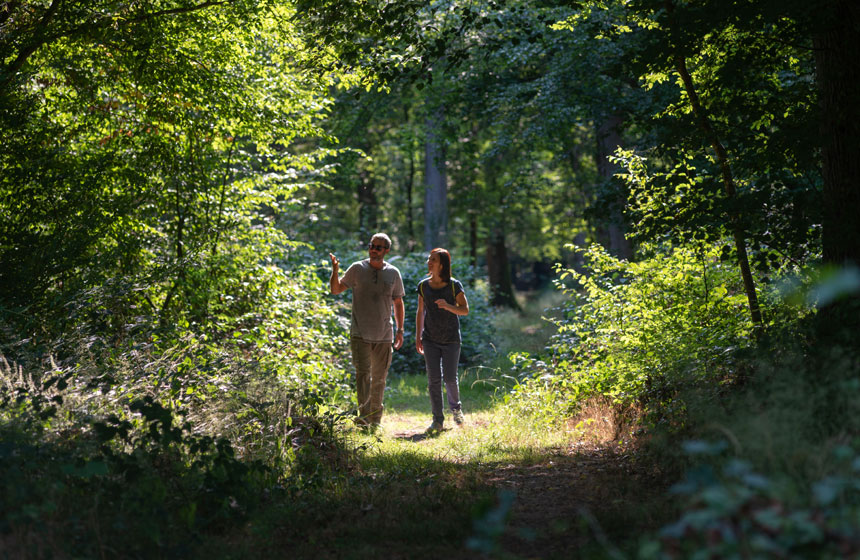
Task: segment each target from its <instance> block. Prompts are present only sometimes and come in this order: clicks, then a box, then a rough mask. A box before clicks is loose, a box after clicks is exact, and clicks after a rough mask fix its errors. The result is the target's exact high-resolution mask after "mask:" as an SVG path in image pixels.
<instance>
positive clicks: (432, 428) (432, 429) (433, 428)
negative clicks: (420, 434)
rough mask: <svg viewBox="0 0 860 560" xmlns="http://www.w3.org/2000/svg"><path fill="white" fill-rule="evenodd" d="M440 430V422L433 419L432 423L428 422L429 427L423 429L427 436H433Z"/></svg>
mask: <svg viewBox="0 0 860 560" xmlns="http://www.w3.org/2000/svg"><path fill="white" fill-rule="evenodd" d="M441 432H442V422H437V421H435V420H433V423H432V424H430V427H429V428H427V430H425V431H424V433H425V434H427V435H428V436H435V435H437V434H439V433H441Z"/></svg>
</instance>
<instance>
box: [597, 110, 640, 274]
mask: <svg viewBox="0 0 860 560" xmlns="http://www.w3.org/2000/svg"><path fill="white" fill-rule="evenodd" d="M623 122H624V120H623V119H622V118H621V117H620V116H619V115H611V116H610V117H609V118H607V119H606V120H605V121H603V123H602V124H601V125H600V126H599V127H598V129H597V172H598V174H599V175H600V177H601V179H603V180H604V181H605V182H606V183H609V182H611V181H612V182H614V181H616V179H614V176H615V173H617V172H618V166H617V165H616V164H614V163H612V162H611V161H609V156H611V155H613V154H614V153H615V150H616V149H617V148H618V147H619V146H621V133H620V132H619V129H620V128H621V124H622V123H623ZM626 204H627V200H626V198H625V197H624V196H619V197H616V200H613V201H612V203H611V205H610V209H609V216H608V217H607V224H606V231H605V232H602V235H601V237H602V238H604V239H605V240H606V244H607V248H608V249H609V252H610V253H612V254H613V255H615V256H616V257H618V258H621V259H627V260H630V258H631V257H632V256H633V251H632V250H631V248H630V241H628V239H627V236H626V231H627V225H626V223H625V220H624V206H625V205H626Z"/></svg>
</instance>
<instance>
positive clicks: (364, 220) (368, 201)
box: [358, 171, 379, 239]
mask: <svg viewBox="0 0 860 560" xmlns="http://www.w3.org/2000/svg"><path fill="white" fill-rule="evenodd" d="M378 215H379V201H378V200H377V199H376V181H375V180H374V178H373V175H372V174H371V173H370V172H369V171H362V172H361V173H359V175H358V229H359V231H360V232H361V236H362V239H364V238H368V239H369V236H371V235H373V234H374V233H376V232H377V231H378V229H377V216H378Z"/></svg>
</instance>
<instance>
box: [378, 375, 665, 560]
mask: <svg viewBox="0 0 860 560" xmlns="http://www.w3.org/2000/svg"><path fill="white" fill-rule="evenodd" d="M503 392H504V390H502V389H500V388H499V387H498V386H494V385H493V383H484V382H481V383H475V382H474V381H472V382H470V381H469V379H468V375H467V376H466V378H465V379H463V381H461V401H462V402H463V409H464V411H465V414H466V422H465V424H464V426H462V427H458V426H455V425H453V422H451V420H450V417H446V423H445V427H446V429H445V431H444V432H443V433H442V434H440V435H439V436H437V437H426V436H425V435H424V430H425V429H426V427H427V426H429V424H430V421H431V418H430V403H429V397H428V396H427V389H426V379H425V378H424V376H422V375H412V376H403V377H399V378H396V379H393V380H390V381H389V389H388V391H387V393H386V412H385V415H384V419H383V424H382V426H383V431H382V433H381V434H380V435H379V436H378V437H377V438H376V445H375V446H374V447H373V449H372V450H371V451H370V453H372V454H376V455H377V456H378V457H381V458H382V457H389V458H393V457H395V456H398V455H400V456H402V455H410V456H415V455H417V456H424V457H432V458H433V459H435V460H440V461H445V462H446V463H453V464H454V465H457V466H458V467H457V468H460V469H463V470H471V471H472V472H476V473H477V476H478V477H479V478H480V480H481V484H482V485H484V486H485V487H488V488H491V489H492V490H493V493H494V494H495V496H496V500H495V504H494V505H493V506H492V507H491V508H489V509H488V510H487V511H485V512H483V513H481V514H480V515H479V516H478V517H476V518H474V519H473V527H472V528H471V534H470V536H469V538H468V539H467V542H468V543H469V546H468V547H463V550H462V552H463V553H464V554H463V557H465V558H468V557H470V555H471V557H472V558H474V557H475V555H476V554H477V555H478V557H491V558H505V559H524V558H541V559H551V558H596V557H607V558H609V557H621V556H622V555H621V553H620V552H619V551H618V550H616V549H614V548H613V545H611V544H609V543H612V542H618V541H619V540H621V541H623V540H624V538H626V537H629V535H630V531H631V530H633V531H634V532H635V533H636V534H641V531H642V530H647V529H650V528H653V527H655V526H659V521H660V520H659V519H658V517H660V516H659V514H657V512H659V510H660V509H661V506H662V501H663V499H662V496H663V495H664V490H665V487H664V486H665V485H664V484H661V483H660V482H659V480H658V479H657V478H655V476H654V474H653V473H651V472H649V471H648V469H647V468H646V467H644V466H642V465H641V462H640V461H638V460H637V455H636V452H635V449H633V448H632V447H630V446H629V445H628V446H625V445H624V444H619V443H618V442H606V441H602V442H601V441H594V440H591V441H586V440H583V438H582V432H581V431H579V430H575V429H568V430H564V429H561V430H560V429H550V427H549V426H548V425H546V424H541V423H540V422H539V421H536V420H534V419H531V418H523V417H520V416H519V415H518V414H516V413H514V412H513V411H511V410H509V409H508V408H507V406H506V405H505V404H504V401H503V400H502V399H500V398H498V397H499V395H500V394H502V393H503ZM446 414H447V411H446ZM448 416H449V415H448ZM655 514H656V517H655ZM455 550H456V548H455ZM452 557H459V556H458V555H457V554H453V556H452Z"/></svg>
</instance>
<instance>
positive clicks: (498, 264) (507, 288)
mask: <svg viewBox="0 0 860 560" xmlns="http://www.w3.org/2000/svg"><path fill="white" fill-rule="evenodd" d="M487 276H488V277H489V281H490V294H491V297H490V303H491V304H492V305H496V306H500V307H509V308H512V309H516V310H518V311H519V310H520V306H519V304H518V303H517V299H516V298H515V297H514V285H513V279H512V277H511V263H510V260H509V259H508V248H507V245H506V244H505V232H504V230H503V229H502V227H501V226H496V227H494V228H493V230H492V231H491V232H490V237H489V239H488V240H487Z"/></svg>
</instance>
